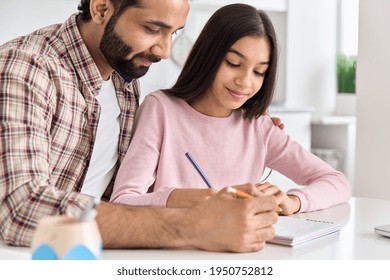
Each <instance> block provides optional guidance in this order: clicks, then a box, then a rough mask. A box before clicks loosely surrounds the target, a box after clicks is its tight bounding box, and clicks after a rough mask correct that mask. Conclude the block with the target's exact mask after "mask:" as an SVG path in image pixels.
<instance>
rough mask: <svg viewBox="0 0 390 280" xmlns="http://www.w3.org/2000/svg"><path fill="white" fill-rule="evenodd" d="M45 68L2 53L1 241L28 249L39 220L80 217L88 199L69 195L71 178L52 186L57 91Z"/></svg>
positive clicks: (32, 59)
mask: <svg viewBox="0 0 390 280" xmlns="http://www.w3.org/2000/svg"><path fill="white" fill-rule="evenodd" d="M45 65H46V64H45V63H44V61H42V60H40V59H39V58H38V57H37V56H34V55H31V54H29V53H26V52H24V51H22V50H19V49H9V50H1V51H0V96H1V98H0V99H1V102H0V240H2V241H3V242H5V243H7V244H11V245H17V246H29V245H30V242H31V238H32V235H33V233H34V230H35V227H36V226H37V223H38V222H39V220H40V219H41V218H42V217H44V216H48V215H56V214H66V215H74V216H78V215H79V214H80V213H81V212H82V210H83V208H84V207H85V205H86V204H87V203H88V201H89V200H90V199H91V198H90V197H87V196H84V195H81V194H79V193H76V192H70V189H71V188H72V185H71V183H68V184H66V183H67V182H68V181H66V180H67V179H68V180H69V178H70V176H69V177H66V178H65V180H64V181H63V182H62V186H64V185H68V186H70V187H69V188H68V189H66V188H65V187H64V188H62V190H60V188H56V187H55V186H54V182H53V180H54V178H53V176H52V171H53V172H56V173H58V172H61V169H60V168H59V167H58V166H56V165H55V162H54V161H53V159H52V156H51V155H52V149H53V148H54V147H53V143H52V141H51V140H52V139H51V133H54V132H53V127H52V126H51V124H52V121H53V117H52V110H53V108H52V107H53V104H54V103H55V102H53V100H52V98H50V97H52V96H54V98H55V96H56V90H55V89H54V88H53V87H52V84H53V83H52V81H51V79H50V76H49V74H48V71H47V70H46V68H45V67H46V66H45ZM57 118H60V119H61V122H62V123H64V122H65V120H64V119H62V118H63V116H57ZM59 130H60V131H61V129H59ZM61 133H63V135H65V136H68V137H69V133H67V131H65V132H61ZM61 138H62V137H61ZM76 144H77V143H76ZM76 144H75V145H76ZM57 148H58V147H57ZM58 154H59V157H58V158H60V159H64V158H65V157H64V156H63V154H62V153H61V152H58ZM65 164H66V163H65ZM69 182H70V180H69Z"/></svg>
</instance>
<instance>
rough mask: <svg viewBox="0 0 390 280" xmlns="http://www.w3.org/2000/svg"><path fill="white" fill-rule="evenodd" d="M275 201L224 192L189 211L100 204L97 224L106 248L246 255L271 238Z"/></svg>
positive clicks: (275, 216)
mask: <svg viewBox="0 0 390 280" xmlns="http://www.w3.org/2000/svg"><path fill="white" fill-rule="evenodd" d="M276 205H277V202H276V200H275V198H274V197H254V198H251V199H238V198H234V197H233V195H232V194H229V193H227V192H226V190H222V191H220V192H218V193H217V194H216V195H214V196H212V197H210V198H209V199H208V200H206V201H204V202H202V203H200V204H198V205H196V206H195V207H192V208H152V207H130V206H124V205H118V204H110V203H104V202H102V203H101V204H100V205H99V206H98V208H97V210H98V215H97V218H96V219H97V223H98V226H99V229H100V232H101V235H102V239H103V246H104V247H105V248H179V247H194V248H198V249H202V250H209V251H232V252H249V251H257V250H260V249H262V248H263V247H264V245H265V241H266V240H269V239H271V238H272V237H273V236H274V230H273V228H272V224H274V223H275V222H276V220H277V214H276V212H275V209H276Z"/></svg>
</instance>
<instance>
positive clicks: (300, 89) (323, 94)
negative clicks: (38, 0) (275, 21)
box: [286, 0, 337, 115]
mask: <svg viewBox="0 0 390 280" xmlns="http://www.w3.org/2000/svg"><path fill="white" fill-rule="evenodd" d="M287 27H288V31H287V32H288V34H287V70H286V72H287V85H286V90H287V92H286V95H287V100H286V105H287V106H289V107H313V108H314V109H315V111H314V112H313V114H314V115H329V114H332V113H333V111H334V109H335V100H336V49H337V42H336V40H337V36H336V34H337V0H315V1H313V0H290V1H289V2H288V21H287Z"/></svg>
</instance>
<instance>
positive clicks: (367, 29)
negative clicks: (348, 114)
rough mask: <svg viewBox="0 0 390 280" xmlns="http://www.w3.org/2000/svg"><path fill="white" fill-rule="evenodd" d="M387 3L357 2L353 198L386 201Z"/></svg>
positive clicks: (389, 155) (389, 174)
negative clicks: (355, 149) (359, 197)
mask: <svg viewBox="0 0 390 280" xmlns="http://www.w3.org/2000/svg"><path fill="white" fill-rule="evenodd" d="M389 13H390V1H388V0H360V14H359V53H358V64H357V153H356V195H357V196H367V197H374V198H381V199H387V200H390V129H389V122H390V92H389V91H390V78H389V77H390V71H389V65H390V53H389V50H390V32H389V26H390V17H389Z"/></svg>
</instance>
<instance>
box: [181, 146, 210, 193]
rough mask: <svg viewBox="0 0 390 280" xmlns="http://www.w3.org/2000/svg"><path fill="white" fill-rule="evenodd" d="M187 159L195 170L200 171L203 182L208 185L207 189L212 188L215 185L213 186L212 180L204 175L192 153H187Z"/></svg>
mask: <svg viewBox="0 0 390 280" xmlns="http://www.w3.org/2000/svg"><path fill="white" fill-rule="evenodd" d="M186 157H187V158H188V160H189V161H190V162H191V163H192V166H194V167H195V170H196V171H198V173H199V175H200V177H201V178H202V179H203V181H204V182H205V183H206V185H207V187H209V188H212V187H213V185H212V184H211V182H210V180H209V179H208V178H207V176H206V175H205V174H204V172H203V171H202V169H201V168H200V166H199V165H198V164H197V163H196V161H195V160H194V158H193V157H192V156H191V154H190V153H186Z"/></svg>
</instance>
